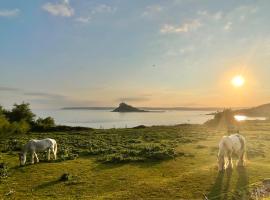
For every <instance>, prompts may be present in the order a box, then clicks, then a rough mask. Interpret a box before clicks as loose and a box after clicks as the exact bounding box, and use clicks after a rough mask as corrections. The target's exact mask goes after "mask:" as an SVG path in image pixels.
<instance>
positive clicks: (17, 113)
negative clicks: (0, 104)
mask: <svg viewBox="0 0 270 200" xmlns="http://www.w3.org/2000/svg"><path fill="white" fill-rule="evenodd" d="M4 115H5V116H6V117H7V118H8V120H9V121H10V122H21V121H25V122H27V123H29V124H32V123H33V122H34V117H35V114H34V113H33V112H32V111H31V109H30V104H29V103H22V104H14V106H13V108H12V110H11V111H4Z"/></svg>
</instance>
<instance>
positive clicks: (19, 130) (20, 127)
mask: <svg viewBox="0 0 270 200" xmlns="http://www.w3.org/2000/svg"><path fill="white" fill-rule="evenodd" d="M9 130H10V132H11V133H14V134H25V133H27V132H29V130H30V124H29V123H27V122H26V121H24V120H22V121H19V122H13V123H12V124H11V125H10V128H9Z"/></svg>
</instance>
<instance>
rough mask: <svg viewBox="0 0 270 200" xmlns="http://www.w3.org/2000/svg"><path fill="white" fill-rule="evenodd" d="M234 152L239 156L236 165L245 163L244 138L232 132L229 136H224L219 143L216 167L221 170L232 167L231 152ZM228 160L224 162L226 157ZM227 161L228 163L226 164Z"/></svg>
mask: <svg viewBox="0 0 270 200" xmlns="http://www.w3.org/2000/svg"><path fill="white" fill-rule="evenodd" d="M233 153H234V154H236V155H237V156H238V157H239V160H238V164H237V165H238V166H244V165H245V154H246V140H245V138H244V137H243V136H242V135H239V134H233V135H230V136H224V137H223V138H222V139H221V141H220V143H219V152H218V169H219V171H222V170H224V169H226V166H227V168H232V167H233V162H232V154H233ZM226 157H227V159H228V162H226V159H225V158H226ZM227 163H228V164H227Z"/></svg>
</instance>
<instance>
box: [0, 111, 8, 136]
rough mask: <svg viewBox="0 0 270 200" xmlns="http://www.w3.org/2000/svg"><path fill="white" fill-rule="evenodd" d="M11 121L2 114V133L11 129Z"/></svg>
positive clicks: (0, 128) (0, 129)
mask: <svg viewBox="0 0 270 200" xmlns="http://www.w3.org/2000/svg"><path fill="white" fill-rule="evenodd" d="M9 127H10V123H9V121H8V120H7V119H6V118H5V116H4V115H1V114H0V135H1V134H6V133H7V132H8V131H9Z"/></svg>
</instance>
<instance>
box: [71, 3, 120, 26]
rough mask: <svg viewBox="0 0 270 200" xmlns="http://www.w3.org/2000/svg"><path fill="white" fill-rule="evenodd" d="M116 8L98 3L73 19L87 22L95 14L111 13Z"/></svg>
mask: <svg viewBox="0 0 270 200" xmlns="http://www.w3.org/2000/svg"><path fill="white" fill-rule="evenodd" d="M116 10H117V8H116V7H112V6H109V5H106V4H100V5H97V6H95V7H94V8H92V9H90V11H89V13H88V14H87V15H85V16H80V17H77V18H76V19H75V21H77V22H80V23H89V22H91V21H92V19H93V18H95V16H96V15H99V14H113V13H115V12H116Z"/></svg>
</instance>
